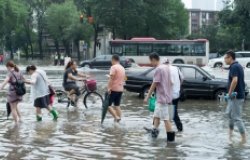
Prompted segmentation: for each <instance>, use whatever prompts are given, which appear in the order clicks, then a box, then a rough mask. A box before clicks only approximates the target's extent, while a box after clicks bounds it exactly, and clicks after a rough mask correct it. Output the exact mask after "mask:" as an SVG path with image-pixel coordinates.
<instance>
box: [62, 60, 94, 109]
mask: <svg viewBox="0 0 250 160" xmlns="http://www.w3.org/2000/svg"><path fill="white" fill-rule="evenodd" d="M88 77H89V76H88V75H86V74H83V73H80V72H78V71H77V64H76V62H75V61H70V62H68V64H67V66H66V68H65V73H64V76H63V88H64V89H65V91H67V92H69V94H68V95H71V96H69V98H70V99H71V101H72V102H73V104H72V105H73V106H75V105H77V100H78V97H79V96H80V94H81V93H80V89H79V86H77V84H76V81H84V80H86V78H88ZM73 93H75V94H73ZM75 95H76V96H75Z"/></svg>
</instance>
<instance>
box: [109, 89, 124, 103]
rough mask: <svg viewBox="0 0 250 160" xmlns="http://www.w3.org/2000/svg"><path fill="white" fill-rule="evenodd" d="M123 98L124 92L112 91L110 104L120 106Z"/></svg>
mask: <svg viewBox="0 0 250 160" xmlns="http://www.w3.org/2000/svg"><path fill="white" fill-rule="evenodd" d="M121 99H122V92H115V91H111V94H110V95H109V106H112V105H113V104H114V106H120V103H121Z"/></svg>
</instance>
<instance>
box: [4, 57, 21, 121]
mask: <svg viewBox="0 0 250 160" xmlns="http://www.w3.org/2000/svg"><path fill="white" fill-rule="evenodd" d="M6 67H7V70H8V74H7V77H6V78H5V80H4V82H3V83H2V85H1V86H0V89H1V90H2V89H3V88H4V87H5V86H6V85H7V83H9V89H8V93H7V104H8V105H9V106H10V108H11V113H12V116H13V119H14V121H15V123H16V124H18V123H19V122H20V121H21V115H20V112H19V109H18V104H19V102H21V101H22V99H23V95H24V94H25V91H24V90H25V88H23V87H25V86H24V84H22V82H24V77H23V75H22V73H21V72H20V71H19V69H18V67H17V66H16V65H15V63H14V62H13V61H9V62H8V63H7V64H6ZM19 83H20V84H21V85H22V87H21V91H20V92H19V91H18V90H17V88H19V87H18V86H20V85H17V84H19ZM21 92H22V93H21Z"/></svg>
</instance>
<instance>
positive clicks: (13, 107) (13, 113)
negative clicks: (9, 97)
mask: <svg viewBox="0 0 250 160" xmlns="http://www.w3.org/2000/svg"><path fill="white" fill-rule="evenodd" d="M10 107H11V113H12V117H13V119H14V121H15V123H16V124H18V122H19V117H18V113H17V109H16V108H17V103H16V102H15V103H10Z"/></svg>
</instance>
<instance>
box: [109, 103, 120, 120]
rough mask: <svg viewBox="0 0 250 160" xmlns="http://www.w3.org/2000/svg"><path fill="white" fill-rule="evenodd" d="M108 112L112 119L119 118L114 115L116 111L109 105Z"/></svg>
mask: <svg viewBox="0 0 250 160" xmlns="http://www.w3.org/2000/svg"><path fill="white" fill-rule="evenodd" d="M108 111H109V113H110V114H111V115H112V116H113V117H114V119H119V117H118V116H117V115H116V111H115V110H114V108H112V107H111V106H110V107H109V108H108Z"/></svg>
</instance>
